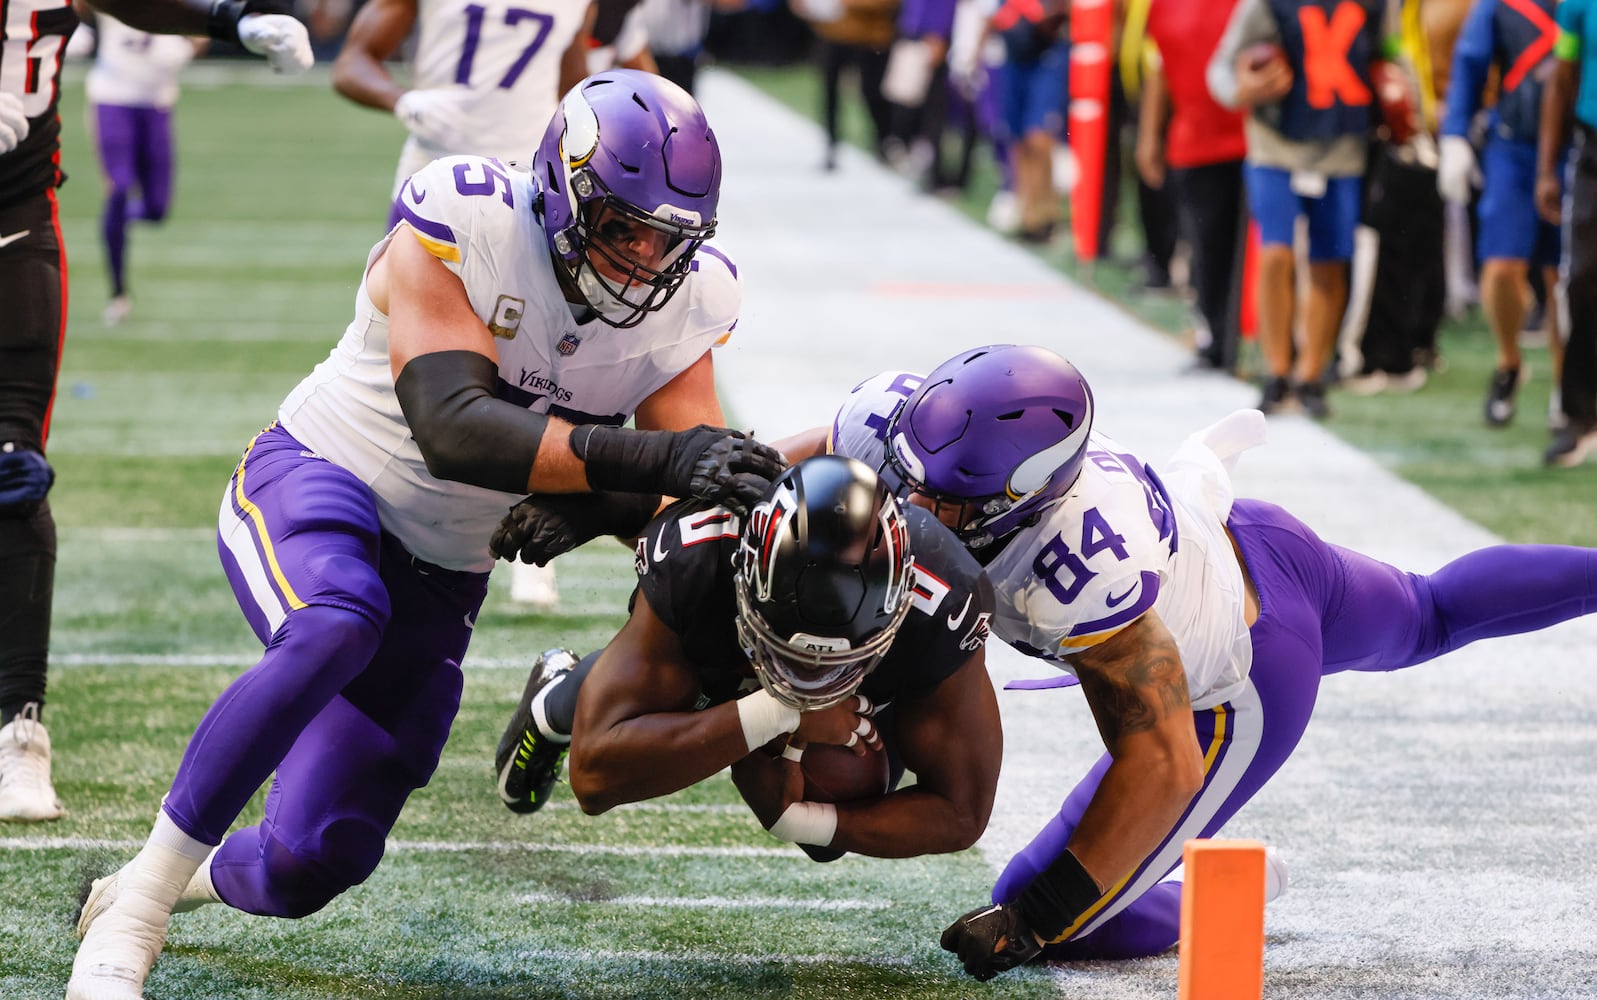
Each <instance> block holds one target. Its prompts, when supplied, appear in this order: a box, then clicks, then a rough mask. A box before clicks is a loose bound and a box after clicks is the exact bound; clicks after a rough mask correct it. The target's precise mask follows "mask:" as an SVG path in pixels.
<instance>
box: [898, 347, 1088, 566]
mask: <svg viewBox="0 0 1597 1000" xmlns="http://www.w3.org/2000/svg"><path fill="white" fill-rule="evenodd" d="M1092 413H1093V402H1092V390H1091V389H1090V388H1088V387H1087V380H1086V379H1084V378H1082V377H1081V372H1079V371H1077V370H1076V366H1075V365H1073V364H1071V363H1070V362H1068V361H1066V360H1065V359H1064V358H1062V357H1060V356H1059V355H1057V354H1055V353H1054V352H1052V351H1050V350H1047V349H1045V348H1042V347H1019V346H1015V345H1013V344H997V345H993V346H990V347H980V348H977V349H975V350H972V351H966V352H964V353H963V354H960V355H958V356H956V357H954V358H951V359H949V360H948V361H945V362H943V363H942V364H940V365H938V366H937V368H936V369H934V370H933V371H932V373H931V374H930V375H927V376H926V381H925V382H923V383H922V384H921V387H920V388H919V389H917V390H915V392H914V394H913V395H911V396H910V397H909V398H908V399H906V400H905V401H904V405H903V406H901V407H899V408H898V411H897V412H896V413H894V414H893V416H892V418H891V420H889V422H888V425H887V461H886V465H885V466H884V469H883V472H884V474H885V475H886V476H887V477H888V478H889V480H890V481H891V480H897V483H895V485H897V486H899V487H900V488H901V489H902V490H907V491H912V492H916V493H921V494H923V495H925V496H927V497H929V498H931V499H932V500H934V501H936V502H937V503H938V505H939V506H941V505H944V504H949V505H955V506H966V507H967V508H968V509H967V510H965V512H964V513H963V514H962V523H961V524H960V525H959V527H958V528H957V529H956V533H957V534H958V535H959V537H960V538H961V539H962V540H963V541H964V542H965V544H966V545H968V546H969V547H971V548H973V549H980V548H985V547H986V546H988V545H990V544H992V543H993V542H994V541H995V540H997V539H1000V538H1003V537H1004V536H1005V535H1007V534H1009V533H1011V532H1013V531H1015V530H1016V529H1017V528H1020V527H1022V526H1024V525H1025V524H1027V523H1028V522H1029V521H1031V520H1032V519H1033V518H1035V517H1036V516H1037V515H1038V514H1040V513H1041V512H1042V511H1043V510H1045V509H1047V508H1048V507H1051V506H1053V505H1054V504H1055V503H1057V502H1058V501H1059V500H1060V499H1062V498H1063V497H1064V496H1065V494H1066V493H1068V492H1069V491H1070V488H1071V487H1072V486H1074V485H1075V483H1076V478H1077V477H1078V476H1079V475H1080V474H1081V465H1082V461H1083V460H1084V459H1085V457H1086V454H1087V438H1088V436H1089V435H1090V434H1091V432H1092Z"/></svg>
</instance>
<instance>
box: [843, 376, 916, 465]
mask: <svg viewBox="0 0 1597 1000" xmlns="http://www.w3.org/2000/svg"><path fill="white" fill-rule="evenodd" d="M924 381H926V377H925V376H924V375H917V374H915V373H914V372H901V371H888V372H881V373H880V374H877V375H872V376H871V377H870V378H868V379H866V380H865V381H863V382H861V383H860V384H859V385H856V386H855V387H854V388H853V389H851V390H849V394H848V398H847V399H845V400H843V405H842V406H841V407H839V408H838V411H837V416H836V417H834V418H833V419H832V431H831V435H830V437H829V438H828V440H827V450H828V451H830V452H831V453H832V454H834V455H846V456H848V457H849V458H857V459H859V460H860V461H861V462H864V463H865V464H866V465H869V466H870V467H871V468H873V469H876V468H880V467H881V464H882V459H883V456H885V455H886V453H887V422H888V420H889V419H891V418H892V416H893V414H894V413H895V412H896V411H897V410H898V408H899V407H900V406H902V405H903V404H904V400H906V399H908V398H909V397H910V396H911V395H912V394H913V393H914V392H915V390H916V389H918V388H920V385H921V383H922V382H924Z"/></svg>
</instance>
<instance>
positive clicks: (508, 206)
mask: <svg viewBox="0 0 1597 1000" xmlns="http://www.w3.org/2000/svg"><path fill="white" fill-rule="evenodd" d="M530 193H531V186H530V184H528V183H527V182H526V180H525V178H524V175H520V174H519V173H518V172H517V171H515V170H513V169H511V168H510V167H508V166H507V165H505V163H503V162H502V161H500V160H495V159H492V158H490V157H486V156H445V157H442V158H440V159H437V160H434V161H432V162H431V163H429V164H427V165H426V166H425V167H423V168H421V169H420V170H418V171H416V172H415V173H414V174H412V175H411V176H410V178H409V179H408V180H406V181H405V183H404V185H403V186H401V187H400V189H399V197H397V198H395V199H394V210H395V214H396V215H397V216H398V217H399V218H400V219H401V220H403V221H404V222H405V223H407V224H408V225H409V226H410V229H411V231H412V232H413V233H415V235H416V239H417V240H419V241H420V242H421V245H422V246H424V247H426V248H427V251H428V252H429V253H431V254H432V255H433V256H434V257H437V258H438V259H439V260H441V261H443V262H444V263H446V264H450V265H456V267H455V268H454V269H456V270H458V265H461V264H463V263H464V262H465V257H466V255H467V254H468V253H469V252H470V247H471V242H472V238H473V236H485V237H490V236H491V235H492V232H491V231H492V230H493V229H494V228H496V227H508V226H510V225H511V224H512V223H513V222H514V220H515V217H516V213H517V212H518V211H531V206H530V205H524V204H522V202H524V201H526V200H527V199H528V198H529V197H530Z"/></svg>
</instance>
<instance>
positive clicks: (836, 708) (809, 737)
mask: <svg viewBox="0 0 1597 1000" xmlns="http://www.w3.org/2000/svg"><path fill="white" fill-rule="evenodd" d="M875 713H876V706H875V705H873V704H871V700H870V699H869V698H867V697H865V696H864V695H862V694H853V695H849V696H848V697H847V698H845V699H843V701H842V702H841V703H839V704H836V705H833V706H832V707H831V708H822V709H817V710H816V711H813V712H805V713H804V714H803V715H800V716H799V727H798V731H797V732H796V733H794V734H793V735H794V737H795V742H797V741H800V740H802V741H803V742H805V743H830V744H832V745H833V746H840V747H848V748H849V749H851V750H853V751H854V754H855V756H864V754H865V751H866V749H871V750H880V749H881V748H882V733H881V730H879V729H877V728H876V720H875V719H874V718H873V717H872V716H874V715H875Z"/></svg>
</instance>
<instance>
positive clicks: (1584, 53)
mask: <svg viewBox="0 0 1597 1000" xmlns="http://www.w3.org/2000/svg"><path fill="white" fill-rule="evenodd" d="M1557 21H1558V27H1559V33H1558V41H1557V43H1556V45H1555V47H1554V54H1555V55H1556V56H1557V61H1556V62H1555V63H1554V65H1553V72H1552V75H1551V76H1550V77H1549V78H1548V80H1547V84H1546V87H1545V89H1544V90H1543V93H1542V108H1541V112H1542V119H1541V135H1540V136H1539V137H1538V139H1537V153H1536V208H1537V210H1538V211H1540V212H1541V215H1542V218H1544V219H1546V220H1547V221H1548V222H1553V223H1557V222H1558V221H1559V220H1560V217H1561V209H1562V207H1563V206H1564V205H1567V206H1568V214H1567V216H1566V217H1563V225H1564V259H1563V273H1562V275H1561V278H1562V281H1561V283H1560V287H1561V288H1562V291H1563V296H1564V300H1565V308H1566V310H1567V312H1566V313H1565V316H1564V319H1565V322H1564V329H1565V331H1566V332H1565V335H1564V368H1563V372H1562V373H1561V374H1560V376H1559V379H1558V388H1559V396H1560V398H1561V401H1562V413H1563V417H1564V425H1563V426H1562V427H1559V428H1556V429H1555V430H1554V431H1553V439H1552V442H1551V443H1550V444H1549V445H1548V446H1547V451H1546V452H1545V453H1543V455H1542V458H1543V460H1544V461H1546V463H1547V464H1548V465H1558V466H1565V467H1568V466H1575V465H1579V464H1580V463H1581V462H1583V461H1585V459H1586V456H1587V455H1588V454H1589V453H1590V452H1591V450H1592V449H1593V448H1594V447H1597V66H1593V65H1592V63H1593V61H1594V60H1597V3H1594V2H1593V0H1564V2H1563V3H1561V4H1559V6H1558V14H1557ZM1572 113H1573V117H1574V126H1575V135H1576V138H1577V141H1578V144H1577V146H1576V149H1575V154H1574V157H1573V163H1572V165H1571V166H1570V182H1569V185H1568V187H1567V190H1566V189H1564V188H1563V187H1562V186H1561V185H1560V183H1559V176H1558V175H1559V169H1560V167H1561V165H1562V163H1563V155H1562V151H1563V149H1564V146H1565V144H1566V143H1568V141H1569V131H1570V117H1571V114H1572ZM1561 200H1562V204H1560V201H1561Z"/></svg>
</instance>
